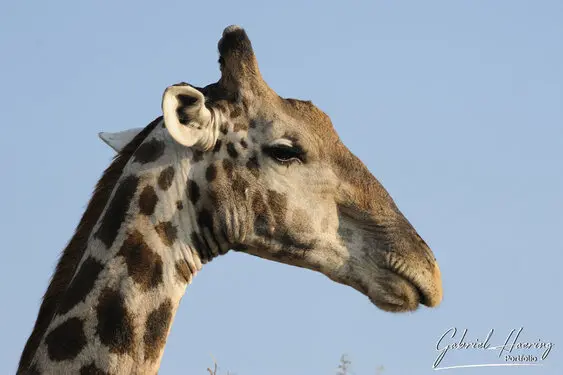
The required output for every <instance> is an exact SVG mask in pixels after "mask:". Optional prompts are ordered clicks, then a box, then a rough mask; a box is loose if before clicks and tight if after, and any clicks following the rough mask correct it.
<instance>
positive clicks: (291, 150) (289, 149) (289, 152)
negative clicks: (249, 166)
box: [263, 145, 304, 164]
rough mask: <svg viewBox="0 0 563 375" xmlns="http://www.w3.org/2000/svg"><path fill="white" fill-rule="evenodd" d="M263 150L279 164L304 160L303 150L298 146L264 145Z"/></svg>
mask: <svg viewBox="0 0 563 375" xmlns="http://www.w3.org/2000/svg"><path fill="white" fill-rule="evenodd" d="M263 151H264V153H265V154H266V155H268V156H269V157H271V158H272V159H274V160H276V161H277V162H278V163H280V164H288V163H293V162H299V163H302V162H303V161H304V152H303V150H302V149H301V148H300V147H299V146H288V145H275V146H267V147H264V149H263Z"/></svg>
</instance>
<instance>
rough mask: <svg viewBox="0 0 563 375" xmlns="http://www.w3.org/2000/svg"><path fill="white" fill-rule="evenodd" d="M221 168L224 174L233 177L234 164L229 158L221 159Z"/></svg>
mask: <svg viewBox="0 0 563 375" xmlns="http://www.w3.org/2000/svg"><path fill="white" fill-rule="evenodd" d="M223 169H224V170H225V174H226V175H227V178H228V179H231V178H233V169H234V165H233V162H232V161H231V160H230V159H223Z"/></svg>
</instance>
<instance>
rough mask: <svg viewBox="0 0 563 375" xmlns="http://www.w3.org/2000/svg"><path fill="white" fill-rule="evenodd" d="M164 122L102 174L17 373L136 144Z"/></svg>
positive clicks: (46, 323)
mask: <svg viewBox="0 0 563 375" xmlns="http://www.w3.org/2000/svg"><path fill="white" fill-rule="evenodd" d="M161 122H162V116H161V117H158V118H156V119H155V120H154V121H152V122H151V123H150V124H149V125H147V126H146V127H145V128H144V129H143V130H142V131H141V132H140V133H139V134H137V135H136V136H135V138H134V139H133V140H132V141H131V142H129V143H128V144H127V145H126V146H125V147H124V148H123V149H122V150H121V152H119V153H118V154H117V156H116V157H115V158H114V160H113V162H112V163H111V164H110V166H109V167H108V168H107V169H106V170H105V171H104V173H103V174H102V177H101V178H100V180H99V181H98V183H97V184H96V187H95V189H94V193H93V194H92V199H90V202H89V203H88V206H87V207H86V210H85V211H84V214H83V215H82V218H81V219H80V222H79V223H78V226H77V227H76V230H75V233H74V235H73V236H72V239H71V240H70V241H69V243H68V245H67V246H66V248H65V249H64V251H63V253H62V255H61V257H60V259H59V262H58V264H57V268H56V270H55V273H54V275H53V278H52V279H51V282H50V284H49V287H48V288H47V291H46V292H45V294H44V296H43V303H42V304H41V307H40V308H39V313H38V315H37V319H36V321H35V325H34V327H33V331H32V333H31V335H30V337H29V339H28V340H27V342H26V344H25V347H24V349H23V352H22V355H21V359H20V363H19V365H18V372H20V371H24V370H25V369H28V368H29V366H30V363H31V360H32V359H33V355H34V354H35V352H36V350H37V347H38V346H39V344H40V342H41V339H42V338H43V336H44V334H45V331H46V330H47V328H48V327H49V324H50V322H51V320H52V319H53V316H54V314H55V312H56V311H57V309H58V306H59V304H60V302H61V298H62V296H63V295H64V293H65V291H66V289H67V287H68V284H69V282H70V280H71V279H72V277H73V276H74V274H75V272H76V268H77V267H78V264H79V263H80V261H81V260H82V257H83V255H84V251H85V250H86V243H87V241H88V239H89V238H90V234H91V233H92V230H93V228H94V226H95V225H96V223H97V222H98V219H99V218H100V215H101V214H102V211H103V210H104V208H105V207H106V205H107V203H108V201H109V199H110V197H111V193H112V192H113V190H114V188H115V185H116V184H117V181H118V180H119V178H120V177H121V174H122V173H123V169H124V168H125V165H126V164H127V162H128V161H129V160H130V159H131V156H132V155H133V153H134V152H135V150H136V149H137V147H139V145H140V144H141V143H142V142H143V141H144V140H145V139H146V138H147V136H148V135H149V134H150V133H151V132H152V131H153V130H154V129H155V127H156V126H157V125H158V124H159V123H161Z"/></svg>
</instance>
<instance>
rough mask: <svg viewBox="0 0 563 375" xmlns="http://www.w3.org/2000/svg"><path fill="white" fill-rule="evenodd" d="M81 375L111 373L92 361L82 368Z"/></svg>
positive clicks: (105, 374)
mask: <svg viewBox="0 0 563 375" xmlns="http://www.w3.org/2000/svg"><path fill="white" fill-rule="evenodd" d="M80 375H109V373H108V372H105V371H103V370H101V369H99V368H98V367H96V365H95V364H94V362H92V363H90V364H89V365H86V366H83V367H82V368H81V369H80Z"/></svg>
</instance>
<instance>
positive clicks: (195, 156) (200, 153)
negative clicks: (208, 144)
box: [192, 150, 203, 163]
mask: <svg viewBox="0 0 563 375" xmlns="http://www.w3.org/2000/svg"><path fill="white" fill-rule="evenodd" d="M202 159H203V151H201V150H194V152H193V158H192V160H193V161H194V163H197V162H198V161H201V160H202Z"/></svg>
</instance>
